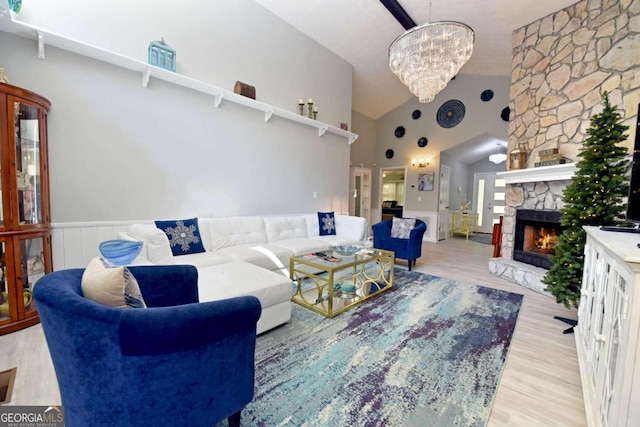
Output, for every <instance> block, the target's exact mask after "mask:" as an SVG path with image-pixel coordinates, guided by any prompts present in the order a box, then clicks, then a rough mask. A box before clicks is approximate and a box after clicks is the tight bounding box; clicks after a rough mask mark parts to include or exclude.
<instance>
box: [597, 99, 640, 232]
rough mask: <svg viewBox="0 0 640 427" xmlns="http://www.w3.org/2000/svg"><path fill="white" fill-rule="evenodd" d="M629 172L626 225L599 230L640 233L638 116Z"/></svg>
mask: <svg viewBox="0 0 640 427" xmlns="http://www.w3.org/2000/svg"><path fill="white" fill-rule="evenodd" d="M638 109H639V110H640V105H638ZM630 172H631V175H630V176H629V197H628V200H627V215H626V223H627V224H625V225H624V226H615V225H614V226H601V227H600V229H602V230H605V231H623V232H628V233H640V114H638V116H637V117H636V137H635V140H634V144H633V157H632V161H631V171H630Z"/></svg>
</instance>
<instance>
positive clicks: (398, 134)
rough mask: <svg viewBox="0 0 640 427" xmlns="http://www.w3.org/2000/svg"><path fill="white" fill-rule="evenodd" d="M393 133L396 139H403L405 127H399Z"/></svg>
mask: <svg viewBox="0 0 640 427" xmlns="http://www.w3.org/2000/svg"><path fill="white" fill-rule="evenodd" d="M393 133H394V135H395V136H396V138H402V137H403V136H404V126H398V127H397V128H396V130H395V132H393Z"/></svg>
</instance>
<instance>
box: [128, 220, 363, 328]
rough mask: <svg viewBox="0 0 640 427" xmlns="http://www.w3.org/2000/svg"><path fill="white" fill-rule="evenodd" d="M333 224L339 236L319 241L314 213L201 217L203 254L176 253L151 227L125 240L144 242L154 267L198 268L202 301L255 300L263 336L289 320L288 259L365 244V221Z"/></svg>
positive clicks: (135, 229)
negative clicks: (166, 265)
mask: <svg viewBox="0 0 640 427" xmlns="http://www.w3.org/2000/svg"><path fill="white" fill-rule="evenodd" d="M335 225H336V234H335V235H327V236H320V233H319V231H320V228H319V225H318V216H317V214H315V213H314V214H305V215H286V216H239V217H228V218H198V228H199V232H200V236H201V238H202V243H203V245H204V248H205V252H201V253H195V254H189V255H180V256H174V255H173V254H172V251H171V247H170V244H169V239H168V238H167V236H166V234H165V233H164V232H163V231H162V230H160V229H159V228H157V227H156V226H155V224H154V223H153V222H149V223H140V224H133V225H130V226H129V227H128V228H127V231H126V233H125V234H124V235H122V236H121V237H123V238H126V239H134V240H141V241H143V242H144V245H143V249H142V253H141V255H142V256H143V257H145V258H146V259H147V260H149V261H150V262H151V263H153V264H160V265H164V264H191V265H194V266H196V267H197V268H198V276H199V278H198V291H199V294H200V301H214V300H220V299H225V298H231V297H234V296H240V295H254V296H256V297H257V298H258V299H260V302H261V303H262V317H261V318H260V320H259V321H258V333H262V332H264V331H267V330H269V329H271V328H274V327H275V326H278V325H281V324H283V323H286V322H287V321H289V319H290V318H291V292H292V284H291V280H290V279H289V271H288V268H289V258H290V257H292V256H295V255H303V254H306V253H312V252H318V251H324V250H328V249H330V248H331V246H333V245H347V244H355V245H362V244H363V243H364V240H365V239H366V232H367V223H366V221H365V219H364V218H360V217H354V216H346V215H336V216H335Z"/></svg>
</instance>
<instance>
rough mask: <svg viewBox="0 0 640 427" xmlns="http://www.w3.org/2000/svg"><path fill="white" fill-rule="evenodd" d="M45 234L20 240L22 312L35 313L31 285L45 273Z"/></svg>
mask: <svg viewBox="0 0 640 427" xmlns="http://www.w3.org/2000/svg"><path fill="white" fill-rule="evenodd" d="M45 239H46V237H45V236H37V237H31V238H24V239H23V238H21V239H20V240H19V242H20V270H19V272H18V276H19V277H20V279H21V280H19V281H18V286H19V291H18V292H19V293H21V294H22V302H23V307H24V314H25V315H26V316H28V315H29V314H30V313H33V314H35V304H34V303H33V296H32V291H33V285H34V284H35V283H36V282H37V281H38V279H40V278H41V277H42V276H44V274H45V271H46V269H45V256H44V248H45Z"/></svg>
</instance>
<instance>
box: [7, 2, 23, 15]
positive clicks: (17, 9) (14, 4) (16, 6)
mask: <svg viewBox="0 0 640 427" xmlns="http://www.w3.org/2000/svg"><path fill="white" fill-rule="evenodd" d="M20 8H22V0H9V9H11V10H13V11H14V12H15V13H20Z"/></svg>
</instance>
